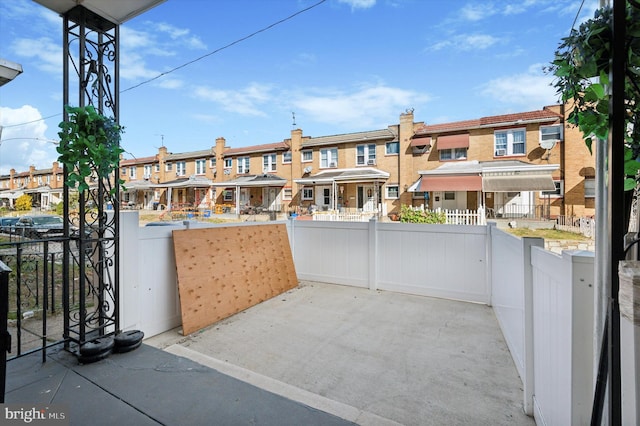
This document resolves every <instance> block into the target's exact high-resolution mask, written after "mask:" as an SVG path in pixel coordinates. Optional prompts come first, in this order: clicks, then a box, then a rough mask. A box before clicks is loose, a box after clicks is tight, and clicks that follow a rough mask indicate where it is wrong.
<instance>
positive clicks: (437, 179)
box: [416, 175, 482, 192]
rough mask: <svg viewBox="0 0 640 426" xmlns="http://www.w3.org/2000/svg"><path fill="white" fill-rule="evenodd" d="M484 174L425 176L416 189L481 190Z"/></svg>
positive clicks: (420, 190)
mask: <svg viewBox="0 0 640 426" xmlns="http://www.w3.org/2000/svg"><path fill="white" fill-rule="evenodd" d="M481 190H482V176H478V175H466V176H465V175H463V176H423V177H422V179H421V181H420V185H418V187H417V189H416V191H418V192H428V191H481Z"/></svg>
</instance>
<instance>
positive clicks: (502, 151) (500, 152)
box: [496, 148, 507, 157]
mask: <svg viewBox="0 0 640 426" xmlns="http://www.w3.org/2000/svg"><path fill="white" fill-rule="evenodd" d="M503 155H507V150H506V149H505V148H500V149H496V157H501V156H503Z"/></svg>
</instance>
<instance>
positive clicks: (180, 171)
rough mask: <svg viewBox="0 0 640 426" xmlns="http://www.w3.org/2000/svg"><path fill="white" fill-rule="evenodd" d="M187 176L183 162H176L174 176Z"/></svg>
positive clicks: (185, 165)
mask: <svg viewBox="0 0 640 426" xmlns="http://www.w3.org/2000/svg"><path fill="white" fill-rule="evenodd" d="M186 174H187V163H185V162H184V161H177V162H176V176H184V175H186Z"/></svg>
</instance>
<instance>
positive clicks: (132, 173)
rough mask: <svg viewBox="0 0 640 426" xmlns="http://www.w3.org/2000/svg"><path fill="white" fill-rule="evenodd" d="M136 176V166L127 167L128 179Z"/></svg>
mask: <svg viewBox="0 0 640 426" xmlns="http://www.w3.org/2000/svg"><path fill="white" fill-rule="evenodd" d="M135 178H136V167H135V166H132V167H129V179H135Z"/></svg>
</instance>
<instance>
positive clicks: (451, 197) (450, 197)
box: [444, 191, 456, 200]
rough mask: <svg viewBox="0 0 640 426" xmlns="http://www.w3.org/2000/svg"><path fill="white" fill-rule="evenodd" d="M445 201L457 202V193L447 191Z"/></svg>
mask: <svg viewBox="0 0 640 426" xmlns="http://www.w3.org/2000/svg"><path fill="white" fill-rule="evenodd" d="M444 199H445V200H455V199H456V193H455V192H453V191H445V193H444Z"/></svg>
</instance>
